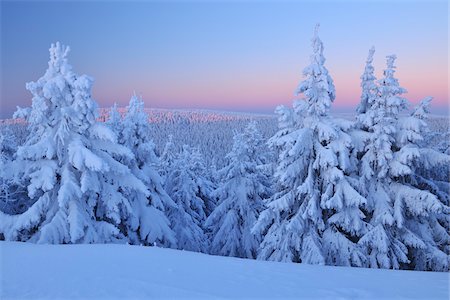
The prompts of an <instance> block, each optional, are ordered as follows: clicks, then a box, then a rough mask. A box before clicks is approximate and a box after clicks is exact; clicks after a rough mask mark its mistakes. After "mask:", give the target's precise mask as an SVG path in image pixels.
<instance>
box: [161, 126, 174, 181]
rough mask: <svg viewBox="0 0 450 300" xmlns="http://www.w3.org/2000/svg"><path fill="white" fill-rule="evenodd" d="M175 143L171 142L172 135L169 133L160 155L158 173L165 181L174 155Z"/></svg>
mask: <svg viewBox="0 0 450 300" xmlns="http://www.w3.org/2000/svg"><path fill="white" fill-rule="evenodd" d="M176 155H177V153H176V149H175V144H174V143H173V135H171V134H170V135H169V136H168V138H167V142H166V144H165V145H164V149H163V152H162V153H161V156H160V158H159V159H160V165H159V174H160V175H161V177H162V179H163V181H164V182H165V180H166V176H167V174H168V173H169V171H170V169H171V168H172V165H173V163H174V161H175V157H176Z"/></svg>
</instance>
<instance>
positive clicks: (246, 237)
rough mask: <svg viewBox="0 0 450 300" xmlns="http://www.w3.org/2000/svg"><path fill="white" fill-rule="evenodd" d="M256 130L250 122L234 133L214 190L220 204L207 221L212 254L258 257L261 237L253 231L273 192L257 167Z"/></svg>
mask: <svg viewBox="0 0 450 300" xmlns="http://www.w3.org/2000/svg"><path fill="white" fill-rule="evenodd" d="M257 133H258V132H257V130H256V127H255V124H254V123H250V124H249V125H248V126H247V128H246V130H245V131H244V133H242V134H235V135H234V144H233V149H232V150H231V152H230V153H229V154H228V155H227V159H228V160H229V163H228V165H227V166H226V167H224V168H223V169H222V170H221V171H220V172H221V173H223V175H222V177H223V178H224V181H223V182H221V183H220V186H219V187H218V189H217V190H216V191H215V194H216V195H217V197H218V200H219V204H218V206H217V207H216V209H215V210H214V211H213V212H212V213H211V215H210V216H209V217H208V219H207V220H206V223H205V226H206V227H207V228H208V230H209V231H210V234H211V251H210V252H211V253H212V254H217V255H225V256H236V257H243V258H255V257H256V255H257V251H258V248H259V243H260V240H261V236H260V235H255V234H253V233H252V232H251V229H252V227H253V226H254V224H255V222H256V220H257V218H258V215H259V213H260V212H261V211H262V209H263V207H264V203H263V201H264V200H265V198H266V197H268V196H269V195H270V192H271V187H270V181H269V178H268V177H267V175H266V174H264V172H263V171H262V169H260V168H258V155H260V153H257V152H256V150H257V147H258V146H259V145H258V143H256V142H255V136H256V135H257Z"/></svg>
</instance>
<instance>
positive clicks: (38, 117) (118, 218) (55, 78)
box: [0, 43, 148, 243]
mask: <svg viewBox="0 0 450 300" xmlns="http://www.w3.org/2000/svg"><path fill="white" fill-rule="evenodd" d="M68 53H69V48H68V47H65V46H63V45H61V44H59V43H56V44H54V45H52V46H51V48H50V61H49V63H48V70H47V71H46V72H45V74H44V76H43V77H41V78H40V79H39V80H38V81H36V82H30V83H28V84H27V89H28V90H29V91H30V92H31V94H32V95H33V99H32V106H31V108H28V109H22V110H19V111H18V112H17V115H18V116H22V117H25V118H26V120H27V122H28V124H29V131H30V134H29V136H28V138H27V141H26V143H25V144H24V145H23V146H21V147H19V149H18V150H17V161H16V163H17V168H18V169H20V170H22V176H23V178H24V180H25V181H26V187H27V189H28V196H29V197H30V198H31V199H32V200H33V204H32V205H31V206H30V207H29V208H28V209H27V210H26V211H25V212H23V213H22V214H18V215H14V216H11V215H6V214H3V213H2V214H1V224H0V225H1V226H0V231H1V232H2V233H3V235H4V236H5V238H6V239H8V240H20V241H34V242H40V243H92V242H108V241H115V240H123V239H126V237H125V235H126V232H125V231H124V230H122V228H123V225H124V224H125V223H126V222H127V220H128V218H130V216H131V214H132V207H131V204H130V201H129V200H128V199H127V198H126V197H125V195H124V191H125V190H135V191H140V192H142V193H144V194H148V191H147V189H146V187H145V185H144V184H143V183H142V182H141V181H140V180H139V179H137V178H136V177H135V176H133V175H132V174H131V173H130V170H129V169H128V168H127V167H126V166H124V165H123V164H121V163H120V162H119V161H118V160H117V159H115V158H114V157H124V158H128V159H132V158H133V154H132V153H131V151H130V150H129V149H128V148H126V147H123V146H120V145H118V144H117V141H116V137H115V135H114V133H113V132H111V130H109V129H108V128H107V127H106V126H104V125H102V124H100V123H97V122H96V104H95V102H94V100H92V98H91V86H92V79H91V78H90V77H88V76H86V75H82V76H78V75H76V74H75V73H74V72H73V71H72V68H71V66H70V65H69V64H68V61H67V55H68Z"/></svg>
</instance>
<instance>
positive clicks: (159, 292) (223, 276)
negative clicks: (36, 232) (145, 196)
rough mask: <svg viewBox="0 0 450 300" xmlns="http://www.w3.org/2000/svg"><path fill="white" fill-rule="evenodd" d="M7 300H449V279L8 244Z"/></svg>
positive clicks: (4, 267) (2, 295)
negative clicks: (316, 299) (199, 299)
mask: <svg viewBox="0 0 450 300" xmlns="http://www.w3.org/2000/svg"><path fill="white" fill-rule="evenodd" d="M0 258H1V260H0V277H1V278H0V289H1V291H0V299H23V298H28V299H41V298H44V299H50V298H58V299H61V298H62V299H69V298H83V299H86V298H91V299H92V298H94V299H119V298H120V299H123V298H128V299H129V298H133V299H139V298H146V299H148V298H153V299H154V298H171V299H180V298H196V299H197V298H208V299H220V298H241V299H243V298H244V299H248V298H272V299H282V298H296V299H298V298H308V299H310V298H321V299H355V298H357V299H362V298H363V299H383V298H384V299H386V298H389V299H406V298H407V299H448V297H449V273H440V272H418V271H392V270H381V269H363V268H344V267H328V266H317V265H305V264H294V263H277V262H265V261H256V260H249V259H238V258H230V257H219V256H210V255H205V254H200V253H194V252H187V251H179V250H171V249H162V248H156V247H139V246H128V245H111V244H109V245H105V244H97V245H86V244H85V245H36V244H29V243H18V242H0Z"/></svg>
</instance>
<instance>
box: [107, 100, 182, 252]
mask: <svg viewBox="0 0 450 300" xmlns="http://www.w3.org/2000/svg"><path fill="white" fill-rule="evenodd" d="M109 125H110V126H111V127H112V128H113V129H114V130H116V131H117V135H118V137H119V143H120V144H122V145H123V146H125V147H127V148H128V149H130V150H131V151H132V152H133V154H134V155H133V157H132V158H130V157H122V158H120V157H119V159H120V160H121V162H122V163H123V164H124V165H126V166H127V167H128V168H129V169H130V170H131V172H132V174H134V176H136V177H137V178H139V179H140V180H141V181H142V182H143V183H144V184H145V186H146V187H147V189H148V192H147V193H143V192H142V191H139V190H127V191H125V194H126V195H127V198H128V199H129V201H130V203H131V207H132V210H133V215H132V216H131V218H130V221H129V222H128V224H127V225H128V226H127V232H128V236H129V238H130V241H131V242H132V243H135V244H144V245H157V246H164V247H175V245H176V240H175V235H174V233H173V231H172V229H171V228H170V222H169V220H168V218H167V215H166V214H167V208H168V207H170V206H174V205H175V203H174V202H173V201H172V199H170V197H169V196H168V195H167V193H166V192H165V190H164V188H163V186H162V180H161V177H160V176H159V174H158V172H157V170H156V167H157V166H158V165H159V161H158V158H157V157H156V154H155V151H154V148H155V146H154V144H153V142H152V140H151V137H150V134H151V128H150V124H149V122H148V115H147V114H146V113H145V111H144V102H143V101H142V100H141V99H139V98H138V97H137V96H136V95H134V96H132V97H131V99H130V103H129V106H128V107H127V112H126V115H125V116H124V119H123V122H122V123H121V122H120V115H119V114H118V112H117V108H115V107H113V109H112V110H111V115H110V118H109Z"/></svg>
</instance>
